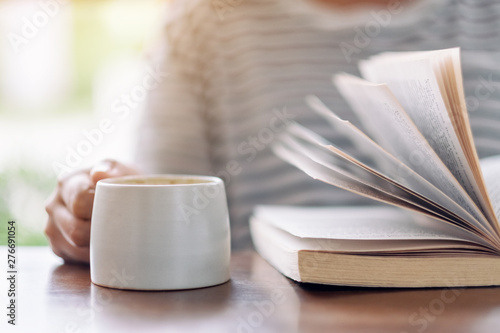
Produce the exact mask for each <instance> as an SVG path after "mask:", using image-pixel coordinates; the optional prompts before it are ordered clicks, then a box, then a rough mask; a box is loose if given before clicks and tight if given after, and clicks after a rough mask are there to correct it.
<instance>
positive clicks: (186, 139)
mask: <svg viewBox="0 0 500 333" xmlns="http://www.w3.org/2000/svg"><path fill="white" fill-rule="evenodd" d="M163 42H164V43H162V47H161V49H160V51H159V52H158V54H157V57H156V58H155V59H154V61H155V62H157V63H158V65H159V66H160V67H161V68H162V69H163V70H164V71H167V72H168V74H169V75H168V77H167V78H166V79H165V81H164V82H163V83H162V85H161V86H160V87H158V88H157V89H155V90H154V91H152V92H151V93H150V96H149V99H148V104H147V107H146V110H145V112H144V115H143V117H142V118H143V121H142V123H141V126H140V130H139V135H138V147H140V149H137V154H136V156H137V163H138V165H139V166H141V167H142V168H143V169H144V170H145V171H147V172H155V173H157V172H161V173H187V174H213V175H218V176H220V177H222V178H223V179H224V180H225V182H226V190H227V195H228V201H229V205H230V215H231V228H232V233H233V235H232V236H233V246H236V247H244V246H247V245H248V244H250V242H249V235H248V218H249V215H250V214H251V211H252V208H253V207H254V206H255V205H257V204H294V205H347V204H359V203H366V200H365V199H362V198H360V197H358V196H355V195H353V194H350V193H348V192H346V191H342V190H339V189H336V188H334V187H332V186H329V185H326V184H323V183H321V182H318V181H315V180H313V179H310V178H309V177H308V176H307V175H305V174H303V173H302V172H301V171H298V170H297V169H295V168H294V167H292V166H290V165H287V164H286V163H285V162H283V161H282V160H280V159H279V158H277V157H276V156H274V155H273V153H272V152H271V150H270V146H271V144H272V142H273V140H274V138H275V137H276V136H277V135H278V134H279V133H280V132H281V131H282V130H283V128H284V125H285V124H286V123H287V122H288V121H290V120H293V121H297V122H299V123H301V124H302V125H305V126H306V127H308V128H310V129H312V130H313V131H315V132H317V133H318V134H320V135H322V136H324V137H326V138H327V139H329V140H334V141H335V142H337V143H338V142H342V141H343V139H342V138H341V137H339V135H337V134H336V133H334V132H333V131H332V130H331V129H330V128H329V126H328V125H327V124H326V123H325V122H324V121H322V120H321V119H320V118H319V117H318V116H317V115H316V114H314V113H313V112H312V111H311V110H310V109H309V108H308V107H307V106H306V104H305V102H304V97H305V96H307V95H309V94H315V95H317V96H318V97H319V98H320V99H321V100H322V101H324V102H325V103H326V104H327V105H328V106H329V107H330V108H331V109H333V110H335V112H336V113H338V114H339V115H341V116H342V117H344V118H345V119H348V120H351V121H352V122H354V123H355V124H359V123H358V122H357V120H356V119H354V116H353V115H352V113H351V112H350V111H349V108H348V107H347V105H346V103H345V101H344V100H343V99H342V98H341V96H340V95H339V92H338V91H337V90H336V89H335V88H334V87H333V85H332V82H331V77H332V74H334V73H336V72H339V71H344V72H348V73H352V74H357V75H359V73H358V70H357V67H356V64H357V62H358V60H360V59H364V58H367V57H369V56H370V55H373V54H377V53H380V52H384V51H413V50H432V49H441V48H448V47H455V46H460V47H461V48H462V67H463V71H464V72H463V73H464V84H465V92H466V96H467V104H468V108H469V113H470V118H471V122H472V127H473V133H474V136H475V142H476V145H477V147H478V152H479V154H480V157H484V156H489V155H493V154H498V153H500V82H499V81H500V2H497V1H489V0H480V1H477V0H461V1H439V2H436V3H431V2H430V1H423V2H422V1H420V2H417V1H414V2H404V3H401V4H399V7H397V8H396V7H395V8H392V7H391V8H389V7H387V8H370V7H368V6H364V7H359V8H355V9H352V10H350V12H338V11H337V12H336V11H334V10H333V9H331V8H328V9H325V8H322V7H320V6H319V5H317V4H313V3H309V2H308V1H307V0H237V1H235V0H231V1H229V0H210V1H202V0H196V1H194V0H189V1H188V0H180V1H177V2H174V4H173V5H172V6H171V8H170V9H169V12H168V18H167V22H166V24H165V27H164V38H163Z"/></svg>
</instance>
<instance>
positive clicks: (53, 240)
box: [45, 219, 90, 263]
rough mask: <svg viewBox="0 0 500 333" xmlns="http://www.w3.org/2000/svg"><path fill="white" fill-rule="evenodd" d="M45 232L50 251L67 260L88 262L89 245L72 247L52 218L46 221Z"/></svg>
mask: <svg viewBox="0 0 500 333" xmlns="http://www.w3.org/2000/svg"><path fill="white" fill-rule="evenodd" d="M45 234H46V235H47V238H48V239H49V242H50V247H51V248H52V251H53V252H54V253H55V254H56V255H57V256H58V257H61V258H63V259H64V260H65V261H67V262H83V263H89V262H90V248H89V247H74V246H72V245H71V244H70V243H69V242H68V241H67V240H66V239H65V238H64V236H63V235H62V234H61V232H60V230H59V229H58V228H57V226H56V225H55V223H54V222H53V220H52V219H49V221H48V222H47V227H46V228H45Z"/></svg>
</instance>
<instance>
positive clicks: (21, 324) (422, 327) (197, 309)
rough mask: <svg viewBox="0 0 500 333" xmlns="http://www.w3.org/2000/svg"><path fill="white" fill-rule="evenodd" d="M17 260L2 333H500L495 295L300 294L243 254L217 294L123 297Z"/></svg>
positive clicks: (490, 291)
mask: <svg viewBox="0 0 500 333" xmlns="http://www.w3.org/2000/svg"><path fill="white" fill-rule="evenodd" d="M17 251H18V252H17V254H18V285H17V291H18V295H17V325H16V326H15V327H12V326H11V325H7V323H6V321H7V319H6V312H7V311H6V308H5V306H4V304H7V289H8V288H7V283H6V278H2V279H1V283H0V284H1V286H0V288H2V289H1V290H0V295H2V296H0V298H1V299H2V302H1V303H2V307H1V308H2V309H4V310H3V312H5V314H1V316H0V318H2V319H1V321H2V322H1V323H0V327H2V329H1V330H0V331H2V332H137V331H140V332H245V333H251V332H287V333H288V332H292V333H293V332H385V333H386V332H398V333H403V332H406V333H410V332H455V333H456V332H468V333H473V332H488V333H490V332H500V288H465V289H374V288H347V287H333V286H319V285H305V284H299V283H296V282H293V281H291V280H289V279H287V278H285V277H284V276H282V275H281V274H280V273H278V272H277V271H276V270H275V269H274V268H272V267H271V266H270V265H269V264H268V263H267V262H266V261H265V260H263V259H262V258H261V257H260V256H259V255H258V254H256V253H255V252H252V251H246V252H236V253H233V255H232V259H231V280H230V281H229V282H227V283H225V284H222V285H219V286H216V287H211V288H202V289H196V290H183V291H166V292H140V291H121V290H116V289H108V288H103V287H99V286H96V285H94V284H92V283H91V282H90V272H89V267H88V266H81V265H68V264H63V263H62V261H61V260H60V259H58V258H57V257H56V256H55V255H53V254H52V252H51V251H50V249H48V248H46V247H21V248H18V249H17ZM6 253H7V248H6V247H0V254H1V255H0V257H5V258H6V257H7V255H6ZM4 254H5V255H4ZM4 265H5V264H4ZM4 267H5V266H4ZM6 271H7V270H6V269H5V272H6ZM5 274H7V273H5ZM4 327H7V328H8V330H7V331H6V330H4Z"/></svg>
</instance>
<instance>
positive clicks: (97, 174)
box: [90, 160, 138, 185]
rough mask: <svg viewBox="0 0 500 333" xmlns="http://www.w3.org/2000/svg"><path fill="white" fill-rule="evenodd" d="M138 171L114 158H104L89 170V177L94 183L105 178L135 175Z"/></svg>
mask: <svg viewBox="0 0 500 333" xmlns="http://www.w3.org/2000/svg"><path fill="white" fill-rule="evenodd" d="M137 173H138V171H137V170H136V169H134V168H131V167H129V166H126V165H124V164H122V163H119V162H117V161H114V160H104V161H102V162H101V163H99V164H98V165H96V166H95V167H94V168H92V169H91V170H90V178H91V180H92V183H93V184H94V185H95V184H96V183H97V182H98V181H99V180H101V179H105V178H113V177H122V176H128V175H136V174H137Z"/></svg>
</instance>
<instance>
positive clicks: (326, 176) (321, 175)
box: [272, 142, 434, 217]
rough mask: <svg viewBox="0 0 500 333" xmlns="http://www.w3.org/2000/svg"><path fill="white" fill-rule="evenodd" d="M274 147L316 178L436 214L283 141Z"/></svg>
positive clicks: (383, 200) (373, 197)
mask: <svg viewBox="0 0 500 333" xmlns="http://www.w3.org/2000/svg"><path fill="white" fill-rule="evenodd" d="M272 149H273V151H274V153H275V154H276V155H278V156H279V157H281V158H282V159H283V160H285V161H287V162H288V163H290V164H292V165H294V166H296V167H297V168H299V169H300V170H302V171H304V172H305V173H306V174H308V175H309V176H311V177H312V178H314V179H317V180H320V181H322V182H325V183H327V184H330V185H333V186H336V187H339V188H341V189H344V190H347V191H349V192H353V193H356V194H359V195H362V196H364V197H368V198H370V199H374V200H377V201H380V202H384V203H388V204H391V205H394V206H398V207H403V208H406V209H409V210H413V211H416V212H419V213H422V214H427V215H431V216H433V217H434V215H433V214H431V213H429V212H428V211H425V210H423V209H421V208H418V207H415V206H414V205H412V204H410V203H408V202H406V201H404V200H401V199H399V198H397V197H394V196H392V195H388V194H387V193H384V192H382V191H379V190H377V189H374V188H371V187H369V186H366V185H365V184H363V183H361V182H359V181H357V180H355V179H352V178H349V177H347V176H345V175H343V174H341V173H339V172H336V171H334V170H331V169H328V168H327V167H325V166H323V165H321V164H319V163H316V162H314V161H312V160H311V159H309V158H308V157H306V156H304V155H302V154H300V153H298V152H296V151H294V150H293V149H290V148H289V147H287V146H286V145H284V144H283V143H281V142H276V143H275V144H273V146H272Z"/></svg>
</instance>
